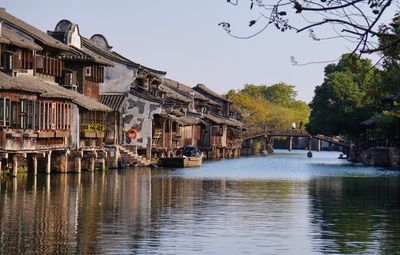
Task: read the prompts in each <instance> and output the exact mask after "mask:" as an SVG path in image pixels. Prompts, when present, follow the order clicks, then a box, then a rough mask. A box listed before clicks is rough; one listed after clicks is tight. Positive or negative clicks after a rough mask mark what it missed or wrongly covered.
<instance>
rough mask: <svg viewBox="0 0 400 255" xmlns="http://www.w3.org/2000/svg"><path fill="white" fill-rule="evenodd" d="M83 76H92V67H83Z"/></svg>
mask: <svg viewBox="0 0 400 255" xmlns="http://www.w3.org/2000/svg"><path fill="white" fill-rule="evenodd" d="M85 76H86V77H91V76H92V67H91V66H87V67H85Z"/></svg>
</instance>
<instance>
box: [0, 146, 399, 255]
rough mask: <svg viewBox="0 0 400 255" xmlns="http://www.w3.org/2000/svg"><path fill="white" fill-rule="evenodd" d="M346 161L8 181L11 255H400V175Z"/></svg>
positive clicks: (5, 247)
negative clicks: (115, 254) (77, 254)
mask: <svg viewBox="0 0 400 255" xmlns="http://www.w3.org/2000/svg"><path fill="white" fill-rule="evenodd" d="M337 156H338V153H332V152H319V153H318V152H315V153H314V157H313V158H311V159H310V158H307V157H306V151H292V152H287V151H281V150H276V152H275V153H274V154H273V155H271V156H269V157H246V158H240V159H232V160H219V161H209V162H206V163H205V164H204V165H203V166H202V167H200V168H195V169H161V168H160V169H153V170H151V169H149V168H135V169H126V170H125V171H106V172H83V173H80V174H53V175H45V174H41V173H39V174H38V175H37V176H36V177H35V176H32V175H29V174H28V175H23V176H18V177H16V178H13V179H8V178H7V179H6V180H3V181H2V182H0V185H1V186H0V236H1V238H0V254H10V253H15V254H22V253H33V254H38V253H41V254H52V253H53V254H54V253H64V254H65V253H82V254H83V253H86V254H87V253H97V254H110V253H117V254H178V255H180V254H227V253H228V254H299V253H301V254H326V253H334V254H379V253H380V254H396V252H398V243H399V241H400V234H399V233H400V225H399V221H398V215H399V213H400V205H399V203H398V201H399V200H400V197H399V194H400V185H399V183H400V174H399V172H398V171H390V170H385V169H381V168H374V167H360V166H357V165H353V164H351V163H349V162H348V161H346V160H339V159H337ZM15 212H18V213H15ZM16 222H18V224H16Z"/></svg>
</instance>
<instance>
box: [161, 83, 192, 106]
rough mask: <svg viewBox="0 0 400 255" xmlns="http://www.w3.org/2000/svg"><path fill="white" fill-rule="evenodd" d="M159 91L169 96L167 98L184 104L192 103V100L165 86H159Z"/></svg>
mask: <svg viewBox="0 0 400 255" xmlns="http://www.w3.org/2000/svg"><path fill="white" fill-rule="evenodd" d="M159 89H160V90H161V91H163V92H165V93H166V94H167V98H171V99H174V100H178V101H181V102H184V103H191V102H192V100H191V99H190V98H187V97H185V96H183V95H181V94H179V93H178V92H176V91H175V90H173V89H171V88H169V87H168V86H166V85H165V84H161V85H160V86H159Z"/></svg>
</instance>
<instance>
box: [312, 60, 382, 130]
mask: <svg viewBox="0 0 400 255" xmlns="http://www.w3.org/2000/svg"><path fill="white" fill-rule="evenodd" d="M379 81H380V73H379V71H378V70H377V69H376V68H374V67H373V66H372V64H371V61H370V60H367V59H360V58H358V57H357V56H354V55H349V54H346V55H343V56H342V58H341V59H340V61H339V63H338V64H331V65H328V66H327V67H326V68H325V81H324V82H323V84H322V85H320V86H317V87H316V89H315V96H314V98H313V100H312V102H311V104H310V107H311V114H310V123H309V125H308V126H307V130H308V131H309V132H310V133H312V134H323V135H328V136H331V135H348V136H357V135H358V134H359V133H360V132H361V127H360V125H359V124H360V122H362V121H364V120H366V119H368V118H370V117H371V116H372V115H373V114H374V112H376V110H377V106H378V102H379V100H380V98H381V97H382V94H381V89H380V88H379V84H380V82H379Z"/></svg>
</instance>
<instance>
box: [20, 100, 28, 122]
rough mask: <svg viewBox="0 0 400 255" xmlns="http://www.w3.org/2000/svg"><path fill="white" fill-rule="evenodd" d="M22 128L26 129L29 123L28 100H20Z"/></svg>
mask: <svg viewBox="0 0 400 255" xmlns="http://www.w3.org/2000/svg"><path fill="white" fill-rule="evenodd" d="M20 110H21V111H20V125H21V126H20V128H22V129H25V128H26V125H27V114H28V111H27V100H25V99H23V100H21V101H20Z"/></svg>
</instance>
